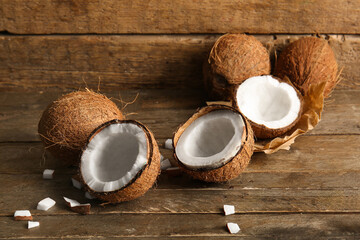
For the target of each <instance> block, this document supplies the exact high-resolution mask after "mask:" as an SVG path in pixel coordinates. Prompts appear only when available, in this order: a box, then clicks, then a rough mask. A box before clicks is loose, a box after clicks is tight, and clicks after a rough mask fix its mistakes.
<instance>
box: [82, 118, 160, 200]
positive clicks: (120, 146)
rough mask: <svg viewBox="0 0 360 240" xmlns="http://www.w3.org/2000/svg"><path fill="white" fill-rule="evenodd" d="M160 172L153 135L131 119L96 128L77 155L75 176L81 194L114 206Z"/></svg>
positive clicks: (137, 194) (147, 185)
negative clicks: (77, 171)
mask: <svg viewBox="0 0 360 240" xmlns="http://www.w3.org/2000/svg"><path fill="white" fill-rule="evenodd" d="M159 173H160V152H159V148H158V145H157V143H156V141H155V139H154V136H153V134H152V133H151V132H150V131H149V129H148V128H146V127H145V126H144V125H142V124H141V123H139V122H137V121H134V120H117V119H115V120H112V121H109V122H106V123H104V124H102V125H101V126H99V127H98V128H97V129H95V130H94V131H93V133H92V134H91V135H90V138H89V140H88V142H87V144H86V146H85V148H84V151H83V153H82V155H81V161H80V167H79V176H80V181H81V182H82V183H83V185H84V188H85V191H87V192H89V193H90V194H91V195H93V196H94V197H96V198H99V199H100V200H103V201H106V202H110V203H118V202H123V201H129V200H132V199H135V198H138V197H140V196H142V195H143V194H145V192H146V191H148V190H149V189H150V188H151V187H152V185H153V184H154V182H155V180H156V178H157V176H158V175H159Z"/></svg>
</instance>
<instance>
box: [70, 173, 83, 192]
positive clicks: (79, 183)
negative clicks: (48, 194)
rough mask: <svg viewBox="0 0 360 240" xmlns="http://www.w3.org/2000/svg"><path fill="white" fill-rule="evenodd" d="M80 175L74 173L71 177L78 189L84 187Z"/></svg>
mask: <svg viewBox="0 0 360 240" xmlns="http://www.w3.org/2000/svg"><path fill="white" fill-rule="evenodd" d="M80 181H81V180H80V177H79V176H78V175H74V176H72V178H71V182H72V185H73V186H74V187H75V188H77V189H82V188H83V184H82V183H81V182H80Z"/></svg>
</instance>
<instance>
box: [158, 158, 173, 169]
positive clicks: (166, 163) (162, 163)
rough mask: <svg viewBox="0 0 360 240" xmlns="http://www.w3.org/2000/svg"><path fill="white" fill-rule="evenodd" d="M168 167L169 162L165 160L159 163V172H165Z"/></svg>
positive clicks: (169, 165)
mask: <svg viewBox="0 0 360 240" xmlns="http://www.w3.org/2000/svg"><path fill="white" fill-rule="evenodd" d="M170 167H171V162H170V160H169V159H167V158H166V159H164V160H163V161H161V163H160V168H161V170H166V169H168V168H170Z"/></svg>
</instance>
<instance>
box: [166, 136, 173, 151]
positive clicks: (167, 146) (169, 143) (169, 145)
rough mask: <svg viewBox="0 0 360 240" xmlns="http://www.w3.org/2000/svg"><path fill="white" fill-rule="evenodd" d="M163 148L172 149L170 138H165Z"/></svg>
mask: <svg viewBox="0 0 360 240" xmlns="http://www.w3.org/2000/svg"><path fill="white" fill-rule="evenodd" d="M165 148H166V149H174V147H173V141H172V139H171V138H169V139H166V140H165Z"/></svg>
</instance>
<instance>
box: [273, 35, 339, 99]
mask: <svg viewBox="0 0 360 240" xmlns="http://www.w3.org/2000/svg"><path fill="white" fill-rule="evenodd" d="M274 75H275V76H278V77H280V78H282V79H284V78H285V77H287V78H289V79H290V81H291V82H292V83H293V85H294V86H295V87H296V88H297V89H299V91H300V92H301V93H302V94H303V95H306V94H307V92H308V90H309V87H310V85H311V84H319V83H321V82H326V84H325V88H324V96H325V97H328V96H329V95H330V93H331V91H332V90H333V88H334V87H335V85H336V84H337V79H338V65H337V63H336V59H335V55H334V52H333V50H332V49H331V47H330V45H329V44H328V42H327V41H326V40H324V39H320V38H316V37H305V38H301V39H299V40H297V41H295V42H293V43H291V44H290V45H289V46H287V47H286V48H285V50H283V51H282V52H281V54H280V55H279V58H278V60H277V63H276V67H275V73H274Z"/></svg>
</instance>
